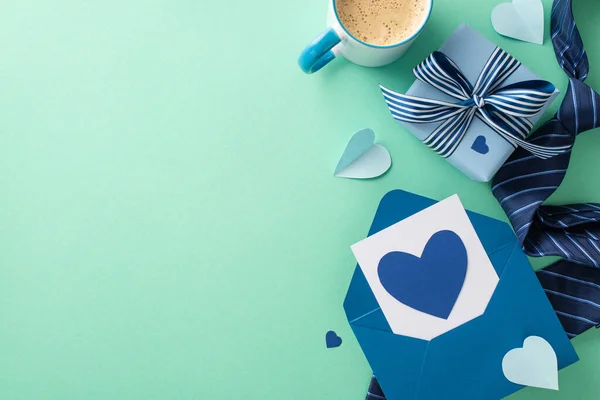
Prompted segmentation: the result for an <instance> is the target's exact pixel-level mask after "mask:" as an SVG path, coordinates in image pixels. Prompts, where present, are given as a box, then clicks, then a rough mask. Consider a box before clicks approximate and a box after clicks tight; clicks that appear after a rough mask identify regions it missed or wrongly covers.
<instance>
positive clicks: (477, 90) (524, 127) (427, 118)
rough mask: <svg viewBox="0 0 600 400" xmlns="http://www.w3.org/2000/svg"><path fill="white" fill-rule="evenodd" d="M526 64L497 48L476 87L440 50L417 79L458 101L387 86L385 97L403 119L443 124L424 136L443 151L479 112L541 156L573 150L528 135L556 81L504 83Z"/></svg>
mask: <svg viewBox="0 0 600 400" xmlns="http://www.w3.org/2000/svg"><path fill="white" fill-rule="evenodd" d="M520 65H521V63H519V61H517V60H516V59H515V58H513V57H512V56H511V55H510V54H508V53H507V52H505V51H504V50H502V49H501V48H499V47H496V49H495V50H494V52H493V53H492V55H491V56H490V58H489V60H488V61H487V63H486V64H485V67H484V68H483V70H482V71H481V74H480V75H479V78H478V79H477V82H476V83H475V86H473V85H472V84H471V83H470V82H469V81H468V80H467V78H466V77H465V76H464V75H463V73H462V72H461V71H460V69H459V68H458V66H457V65H456V64H455V63H454V62H453V61H452V60H451V59H450V58H448V57H447V56H446V55H445V54H443V53H441V52H439V51H436V52H434V53H432V54H431V55H430V56H429V57H427V59H426V60H425V61H423V62H422V63H421V64H419V65H418V66H417V67H416V68H415V69H414V71H413V72H414V74H415V76H416V77H417V79H419V80H421V81H423V82H425V83H428V84H429V85H431V86H433V87H435V88H436V89H438V90H440V91H441V92H443V93H445V94H447V95H449V96H451V97H453V98H455V99H458V100H459V102H457V103H449V102H446V101H441V100H433V99H426V98H421V97H415V96H409V95H405V94H400V93H396V92H394V91H392V90H389V89H387V88H385V87H383V86H380V87H381V90H382V92H383V96H384V98H385V101H386V102H387V104H388V107H389V108H390V111H391V112H392V115H393V117H394V118H395V119H396V120H398V121H403V122H410V123H419V124H425V123H433V122H441V124H440V125H439V126H438V127H437V128H436V129H435V130H434V131H433V132H432V133H431V134H430V135H429V136H428V137H426V138H425V140H423V142H424V143H425V144H426V145H427V146H429V147H430V148H431V149H433V150H434V151H435V152H437V153H438V154H440V155H441V156H442V157H444V158H447V157H450V156H451V155H452V154H453V153H454V151H455V150H456V148H457V147H458V145H459V144H460V142H461V141H462V140H463V138H464V136H465V134H466V132H467V130H468V129H469V126H470V125H471V122H472V121H473V118H474V117H477V118H479V119H480V120H482V121H483V122H484V123H486V124H487V125H488V126H489V127H490V128H492V129H493V130H494V131H496V132H497V133H498V134H499V135H500V136H501V137H503V138H504V139H505V140H506V141H508V142H509V143H510V144H511V145H512V146H513V147H515V148H516V147H517V146H521V147H522V148H524V149H525V150H527V151H529V152H530V153H532V154H533V155H535V156H537V157H539V158H544V159H545V158H550V157H553V156H555V155H558V154H562V153H564V152H567V151H569V149H570V147H571V146H556V147H548V146H539V145H535V144H532V143H529V142H526V141H525V140H524V139H525V138H526V137H527V135H528V134H529V132H530V131H531V129H532V128H533V124H532V123H531V121H529V119H528V118H531V117H533V116H535V115H536V114H538V113H539V112H540V110H541V109H542V108H543V107H544V105H545V104H546V102H547V101H548V99H550V97H551V96H552V94H553V93H554V90H555V88H554V85H552V84H551V83H550V82H546V81H542V80H531V81H524V82H519V83H515V84H512V85H508V86H504V87H500V86H501V85H502V83H503V82H504V81H505V80H506V78H508V77H509V76H510V75H511V74H512V73H513V72H515V71H516V70H517V69H518V68H519V67H520Z"/></svg>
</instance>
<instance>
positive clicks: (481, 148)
mask: <svg viewBox="0 0 600 400" xmlns="http://www.w3.org/2000/svg"><path fill="white" fill-rule="evenodd" d="M471 149H473V150H475V151H476V152H478V153H479V154H487V153H488V152H489V151H490V148H489V146H488V145H487V144H486V143H485V136H477V137H476V138H475V141H474V142H473V145H472V146H471Z"/></svg>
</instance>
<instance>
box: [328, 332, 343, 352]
mask: <svg viewBox="0 0 600 400" xmlns="http://www.w3.org/2000/svg"><path fill="white" fill-rule="evenodd" d="M325 343H326V344H327V348H328V349H331V348H333V347H340V346H341V344H342V338H341V337H339V336H338V335H337V334H336V333H335V332H334V331H329V332H327V334H326V335H325Z"/></svg>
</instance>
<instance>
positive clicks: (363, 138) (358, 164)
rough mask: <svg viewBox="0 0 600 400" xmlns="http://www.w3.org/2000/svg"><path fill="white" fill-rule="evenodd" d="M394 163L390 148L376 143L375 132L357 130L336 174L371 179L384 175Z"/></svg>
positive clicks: (336, 169)
mask: <svg viewBox="0 0 600 400" xmlns="http://www.w3.org/2000/svg"><path fill="white" fill-rule="evenodd" d="M391 165H392V159H391V157H390V153H389V152H388V150H387V149H386V148H385V147H383V146H382V145H380V144H376V143H375V132H373V131H372V130H371V129H363V130H361V131H358V132H356V133H355V134H354V135H353V136H352V138H351V139H350V141H349V142H348V145H347V146H346V149H345V150H344V153H343V154H342V157H341V158H340V161H339V162H338V165H337V167H336V168H335V172H334V176H336V177H339V178H351V179H370V178H376V177H378V176H381V175H383V174H384V173H385V172H386V171H387V170H388V169H390V167H391Z"/></svg>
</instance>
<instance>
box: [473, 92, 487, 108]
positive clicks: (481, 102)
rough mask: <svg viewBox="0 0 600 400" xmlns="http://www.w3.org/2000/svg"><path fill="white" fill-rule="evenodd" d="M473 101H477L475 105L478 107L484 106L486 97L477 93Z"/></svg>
mask: <svg viewBox="0 0 600 400" xmlns="http://www.w3.org/2000/svg"><path fill="white" fill-rule="evenodd" d="M473 102H474V103H475V106H476V107H477V108H482V107H483V106H485V99H484V98H483V97H480V96H478V95H476V94H474V95H473Z"/></svg>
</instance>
